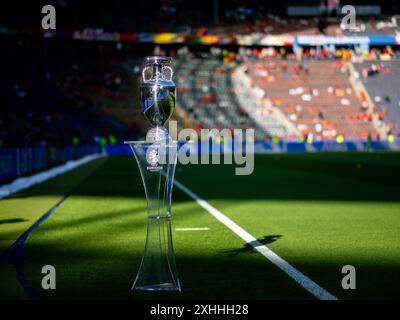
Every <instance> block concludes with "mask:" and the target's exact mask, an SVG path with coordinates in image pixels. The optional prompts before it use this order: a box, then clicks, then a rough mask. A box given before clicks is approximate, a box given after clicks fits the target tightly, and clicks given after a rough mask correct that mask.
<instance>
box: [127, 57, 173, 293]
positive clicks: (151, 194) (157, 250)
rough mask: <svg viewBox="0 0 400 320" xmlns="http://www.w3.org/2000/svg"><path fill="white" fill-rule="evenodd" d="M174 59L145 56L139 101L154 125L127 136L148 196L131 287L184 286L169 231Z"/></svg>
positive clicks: (147, 288) (166, 288)
mask: <svg viewBox="0 0 400 320" xmlns="http://www.w3.org/2000/svg"><path fill="white" fill-rule="evenodd" d="M171 62H172V59H171V58H168V57H147V58H146V59H145V62H144V68H143V72H142V78H143V79H142V84H141V86H140V105H141V108H142V111H143V114H144V115H145V117H146V118H147V119H148V121H149V122H150V124H151V128H150V129H149V130H148V132H147V134H146V140H145V141H127V142H126V143H127V144H129V145H130V147H131V149H132V151H133V154H134V155H135V158H136V161H137V164H138V167H139V170H140V174H141V177H142V182H143V186H144V190H145V194H146V200H147V237H146V244H145V251H144V255H143V258H142V263H141V265H140V269H139V271H138V273H137V276H136V279H135V282H134V284H133V287H132V289H136V290H157V291H160V290H161V291H180V289H181V288H180V284H179V279H178V274H177V270H176V264H175V254H174V248H173V242H172V233H171V194H172V187H173V179H174V173H175V167H176V159H177V144H176V142H175V141H173V140H172V139H171V137H170V135H169V133H168V131H167V130H166V129H165V127H164V125H165V123H166V122H167V121H168V119H169V118H170V117H171V115H172V113H173V112H174V109H175V84H174V82H173V81H172V76H173V71H172V68H171Z"/></svg>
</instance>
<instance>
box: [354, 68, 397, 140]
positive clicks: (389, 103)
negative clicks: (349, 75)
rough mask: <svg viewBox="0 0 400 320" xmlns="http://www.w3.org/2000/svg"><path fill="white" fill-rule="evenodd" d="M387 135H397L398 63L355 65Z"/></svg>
mask: <svg viewBox="0 0 400 320" xmlns="http://www.w3.org/2000/svg"><path fill="white" fill-rule="evenodd" d="M355 68H356V70H357V71H358V74H359V79H360V80H361V81H362V83H363V84H364V86H365V87H366V89H367V92H368V94H369V95H370V98H371V99H372V101H373V103H374V105H375V109H376V112H378V113H379V115H380V119H381V120H382V121H384V122H385V123H386V124H387V131H388V133H393V134H397V133H398V130H399V123H400V92H399V84H398V77H399V74H400V62H399V61H368V62H362V63H358V64H355Z"/></svg>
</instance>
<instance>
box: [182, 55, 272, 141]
mask: <svg viewBox="0 0 400 320" xmlns="http://www.w3.org/2000/svg"><path fill="white" fill-rule="evenodd" d="M189 59H190V60H186V58H182V57H181V58H179V59H177V61H176V64H175V67H176V72H177V75H176V84H177V94H179V97H180V99H179V100H178V106H180V107H181V108H182V109H184V110H185V111H186V112H187V114H188V115H189V117H190V118H192V121H193V123H194V128H195V129H201V128H219V129H222V128H232V129H233V128H254V129H255V132H256V137H257V138H264V136H265V133H264V132H263V129H262V127H260V126H259V125H258V123H257V122H256V121H255V120H254V118H253V117H252V116H251V115H249V114H248V113H247V112H246V111H245V110H244V108H243V107H242V106H241V105H240V103H239V101H238V100H237V98H236V95H235V93H234V87H233V84H232V82H231V73H232V71H233V66H232V65H229V64H221V61H220V60H218V59H215V58H209V59H201V58H196V57H194V58H189Z"/></svg>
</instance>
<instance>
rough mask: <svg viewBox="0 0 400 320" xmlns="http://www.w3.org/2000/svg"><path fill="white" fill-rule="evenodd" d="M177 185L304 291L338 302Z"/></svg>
mask: <svg viewBox="0 0 400 320" xmlns="http://www.w3.org/2000/svg"><path fill="white" fill-rule="evenodd" d="M174 183H175V185H176V186H177V187H178V188H179V189H181V190H182V191H183V192H185V193H186V194H187V195H188V196H189V197H191V198H192V199H194V200H195V201H196V202H197V203H198V204H199V205H200V206H201V207H203V208H204V209H205V210H207V211H208V212H209V213H210V214H211V215H213V216H214V217H215V218H216V219H217V220H219V221H220V222H222V223H223V224H224V225H225V226H227V227H228V228H229V229H231V230H232V231H233V232H234V233H236V234H237V235H238V236H239V237H241V238H242V239H243V240H244V241H246V243H248V244H249V245H251V246H252V247H253V248H254V249H256V250H257V251H258V252H260V253H261V254H262V255H263V256H264V257H266V258H267V259H268V260H269V261H271V262H272V263H273V264H275V265H276V266H277V267H278V268H279V269H281V270H282V271H284V272H285V273H286V274H287V275H288V276H289V277H291V278H292V279H293V280H294V281H296V282H297V283H298V284H300V285H301V286H302V287H303V288H304V289H306V290H307V291H308V292H310V293H311V294H312V295H313V296H314V297H316V298H317V299H320V300H337V299H338V298H337V297H335V296H334V295H332V294H331V293H329V292H328V291H326V290H325V289H324V288H322V287H320V286H319V285H318V284H317V283H315V282H314V281H312V280H311V279H310V278H308V277H307V276H306V275H304V274H303V273H301V272H300V271H299V270H297V269H296V268H294V267H293V266H292V265H290V264H289V263H288V262H287V261H285V260H283V259H282V258H281V257H280V256H278V255H277V254H276V253H275V252H273V251H272V250H271V249H269V248H267V246H265V245H263V244H262V243H261V242H260V241H258V240H257V239H256V238H254V237H253V236H252V235H251V234H250V233H248V232H247V231H246V230H244V229H243V228H242V227H240V226H239V225H237V224H236V223H235V222H233V221H232V220H231V219H229V218H228V217H227V216H225V215H224V214H223V213H222V212H220V211H219V210H217V209H216V208H214V207H213V206H212V205H210V204H209V203H208V202H207V201H205V200H203V199H202V198H200V197H199V196H198V195H197V194H195V193H193V192H192V191H191V190H189V189H188V188H187V187H185V186H184V185H183V184H182V183H180V182H179V181H177V180H175V181H174Z"/></svg>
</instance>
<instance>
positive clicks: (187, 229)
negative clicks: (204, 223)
mask: <svg viewBox="0 0 400 320" xmlns="http://www.w3.org/2000/svg"><path fill="white" fill-rule="evenodd" d="M175 230H176V231H201V230H210V228H175Z"/></svg>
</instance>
